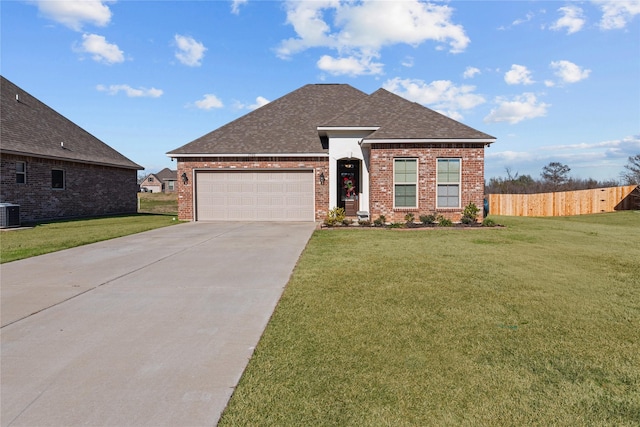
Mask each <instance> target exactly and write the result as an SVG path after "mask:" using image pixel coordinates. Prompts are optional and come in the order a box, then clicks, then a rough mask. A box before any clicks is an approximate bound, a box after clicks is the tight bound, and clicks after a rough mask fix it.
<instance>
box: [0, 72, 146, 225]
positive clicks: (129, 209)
mask: <svg viewBox="0 0 640 427" xmlns="http://www.w3.org/2000/svg"><path fill="white" fill-rule="evenodd" d="M0 92H1V93H0V95H1V98H0V109H1V120H0V138H1V140H2V144H1V146H0V161H1V169H0V189H1V190H0V201H1V202H3V203H12V204H17V205H19V206H20V220H21V221H22V222H32V221H40V220H49V219H58V218H72V217H86V216H98V215H111V214H121V213H135V212H137V196H136V194H137V189H138V185H137V173H138V172H137V171H138V170H140V169H144V168H143V167H142V166H140V165H138V164H136V163H134V162H132V161H131V160H129V159H127V158H126V157H124V156H123V155H122V154H120V153H118V152H117V151H116V150H114V149H112V148H111V147H109V146H108V145H107V144H105V143H103V142H102V141H100V140H99V139H98V138H96V137H94V136H93V135H91V134H89V133H88V132H87V131H85V130H84V129H82V128H80V127H79V126H77V125H76V124H74V123H73V122H71V121H70V120H68V119H67V118H65V117H63V116H62V115H60V114H59V113H57V112H56V111H54V110H53V109H51V108H50V107H48V106H47V105H45V104H43V103H42V102H40V101H39V100H37V99H36V98H34V97H33V96H31V95H30V94H28V93H27V92H25V91H24V90H22V89H21V88H19V87H18V86H16V85H15V84H13V83H11V82H10V81H9V80H7V79H6V78H4V77H2V76H0Z"/></svg>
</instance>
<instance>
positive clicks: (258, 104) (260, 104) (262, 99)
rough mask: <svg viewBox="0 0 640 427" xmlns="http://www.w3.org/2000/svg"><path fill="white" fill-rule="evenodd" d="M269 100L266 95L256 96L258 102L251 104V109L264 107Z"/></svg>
mask: <svg viewBox="0 0 640 427" xmlns="http://www.w3.org/2000/svg"><path fill="white" fill-rule="evenodd" d="M269 102H271V101H269V100H268V99H267V98H265V97H264V96H259V97H257V98H256V102H255V104H251V105H249V109H251V110H257V109H258V108H260V107H264V106H265V105H267V104H268V103H269Z"/></svg>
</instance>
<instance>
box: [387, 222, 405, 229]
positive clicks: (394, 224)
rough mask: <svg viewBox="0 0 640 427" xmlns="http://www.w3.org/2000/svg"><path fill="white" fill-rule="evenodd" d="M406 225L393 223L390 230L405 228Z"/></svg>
mask: <svg viewBox="0 0 640 427" xmlns="http://www.w3.org/2000/svg"><path fill="white" fill-rule="evenodd" d="M404 227H406V224H405V223H404V222H392V223H391V224H389V228H404Z"/></svg>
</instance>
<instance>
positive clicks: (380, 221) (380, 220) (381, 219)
mask: <svg viewBox="0 0 640 427" xmlns="http://www.w3.org/2000/svg"><path fill="white" fill-rule="evenodd" d="M386 222H387V218H386V217H385V216H384V215H380V216H379V217H378V218H376V219H375V220H374V221H373V224H374V225H375V226H376V227H382V226H383V225H384V224H385V223H386Z"/></svg>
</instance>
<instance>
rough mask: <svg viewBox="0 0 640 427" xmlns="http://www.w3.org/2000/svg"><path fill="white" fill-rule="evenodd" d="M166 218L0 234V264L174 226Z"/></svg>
mask: <svg viewBox="0 0 640 427" xmlns="http://www.w3.org/2000/svg"><path fill="white" fill-rule="evenodd" d="M177 223H178V221H176V220H175V217H172V216H170V215H150V214H137V215H123V216H115V217H105V218H93V219H78V220H70V221H55V222H49V223H42V224H38V225H36V226H34V227H33V228H29V229H24V230H22V229H21V230H10V231H3V232H2V233H1V234H0V262H2V263H4V262H9V261H16V260H19V259H23V258H29V257H32V256H36V255H42V254H46V253H49V252H55V251H59V250H62V249H69V248H73V247H75V246H81V245H86V244H88V243H94V242H99V241H101V240H108V239H113V238H115V237H122V236H126V235H128V234H134V233H140V232H142V231H148V230H152V229H154V228H160V227H166V226H168V225H172V224H177Z"/></svg>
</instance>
